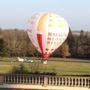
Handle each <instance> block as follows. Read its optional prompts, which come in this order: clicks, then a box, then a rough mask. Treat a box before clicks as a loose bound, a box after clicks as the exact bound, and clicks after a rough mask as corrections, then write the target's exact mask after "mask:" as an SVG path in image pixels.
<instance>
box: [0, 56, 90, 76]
mask: <svg viewBox="0 0 90 90" xmlns="http://www.w3.org/2000/svg"><path fill="white" fill-rule="evenodd" d="M34 61H35V63H26V62H23V63H21V62H18V61H17V58H5V57H3V58H2V57H0V73H8V72H10V71H11V70H12V68H13V67H19V66H20V64H23V65H24V67H25V69H26V70H28V71H39V72H55V73H56V74H57V75H90V60H80V59H60V58H49V59H48V64H47V65H43V64H42V63H40V61H39V60H38V59H37V58H34Z"/></svg>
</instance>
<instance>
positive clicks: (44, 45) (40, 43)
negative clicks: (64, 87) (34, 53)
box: [27, 12, 69, 59]
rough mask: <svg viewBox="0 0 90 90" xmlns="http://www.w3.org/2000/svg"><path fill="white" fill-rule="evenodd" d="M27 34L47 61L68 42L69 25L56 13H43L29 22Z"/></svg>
mask: <svg viewBox="0 0 90 90" xmlns="http://www.w3.org/2000/svg"><path fill="white" fill-rule="evenodd" d="M27 33H28V36H29V38H30V40H31V42H32V43H33V45H34V46H35V47H36V49H37V50H38V51H39V52H40V53H41V54H42V57H43V58H44V59H47V58H48V56H49V55H50V54H51V53H52V52H54V51H55V50H56V49H57V48H58V47H59V46H60V45H61V44H62V43H63V42H64V41H65V40H66V38H67V36H68V33H69V25H68V23H67V22H66V20H65V19H64V18H63V17H61V16H59V15H57V14H55V13H51V12H41V13H38V14H36V15H34V16H32V17H31V19H30V20H29V21H28V29H27Z"/></svg>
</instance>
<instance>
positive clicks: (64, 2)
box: [0, 0, 90, 31]
mask: <svg viewBox="0 0 90 90" xmlns="http://www.w3.org/2000/svg"><path fill="white" fill-rule="evenodd" d="M42 11H50V12H54V13H57V14H59V15H61V16H62V17H64V18H65V19H66V20H67V22H68V23H69V25H70V27H71V29H72V30H81V29H84V30H86V31H90V0H0V27H1V28H19V29H27V21H28V19H30V18H31V16H32V15H34V14H36V13H38V12H42Z"/></svg>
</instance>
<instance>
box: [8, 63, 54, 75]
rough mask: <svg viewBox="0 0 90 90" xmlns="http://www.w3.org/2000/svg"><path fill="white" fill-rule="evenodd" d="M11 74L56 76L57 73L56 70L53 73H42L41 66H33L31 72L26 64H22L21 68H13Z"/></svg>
mask: <svg viewBox="0 0 90 90" xmlns="http://www.w3.org/2000/svg"><path fill="white" fill-rule="evenodd" d="M9 74H35V75H56V72H55V70H53V72H40V70H39V64H32V65H30V70H27V69H26V67H25V66H24V64H20V66H19V67H16V66H13V68H12V69H11V71H10V72H9Z"/></svg>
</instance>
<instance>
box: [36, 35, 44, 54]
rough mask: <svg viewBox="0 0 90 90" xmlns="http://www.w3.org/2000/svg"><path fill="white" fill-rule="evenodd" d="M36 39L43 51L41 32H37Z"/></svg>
mask: <svg viewBox="0 0 90 90" xmlns="http://www.w3.org/2000/svg"><path fill="white" fill-rule="evenodd" d="M37 39H38V44H39V47H40V50H41V52H42V53H43V46H42V35H41V34H37Z"/></svg>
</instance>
